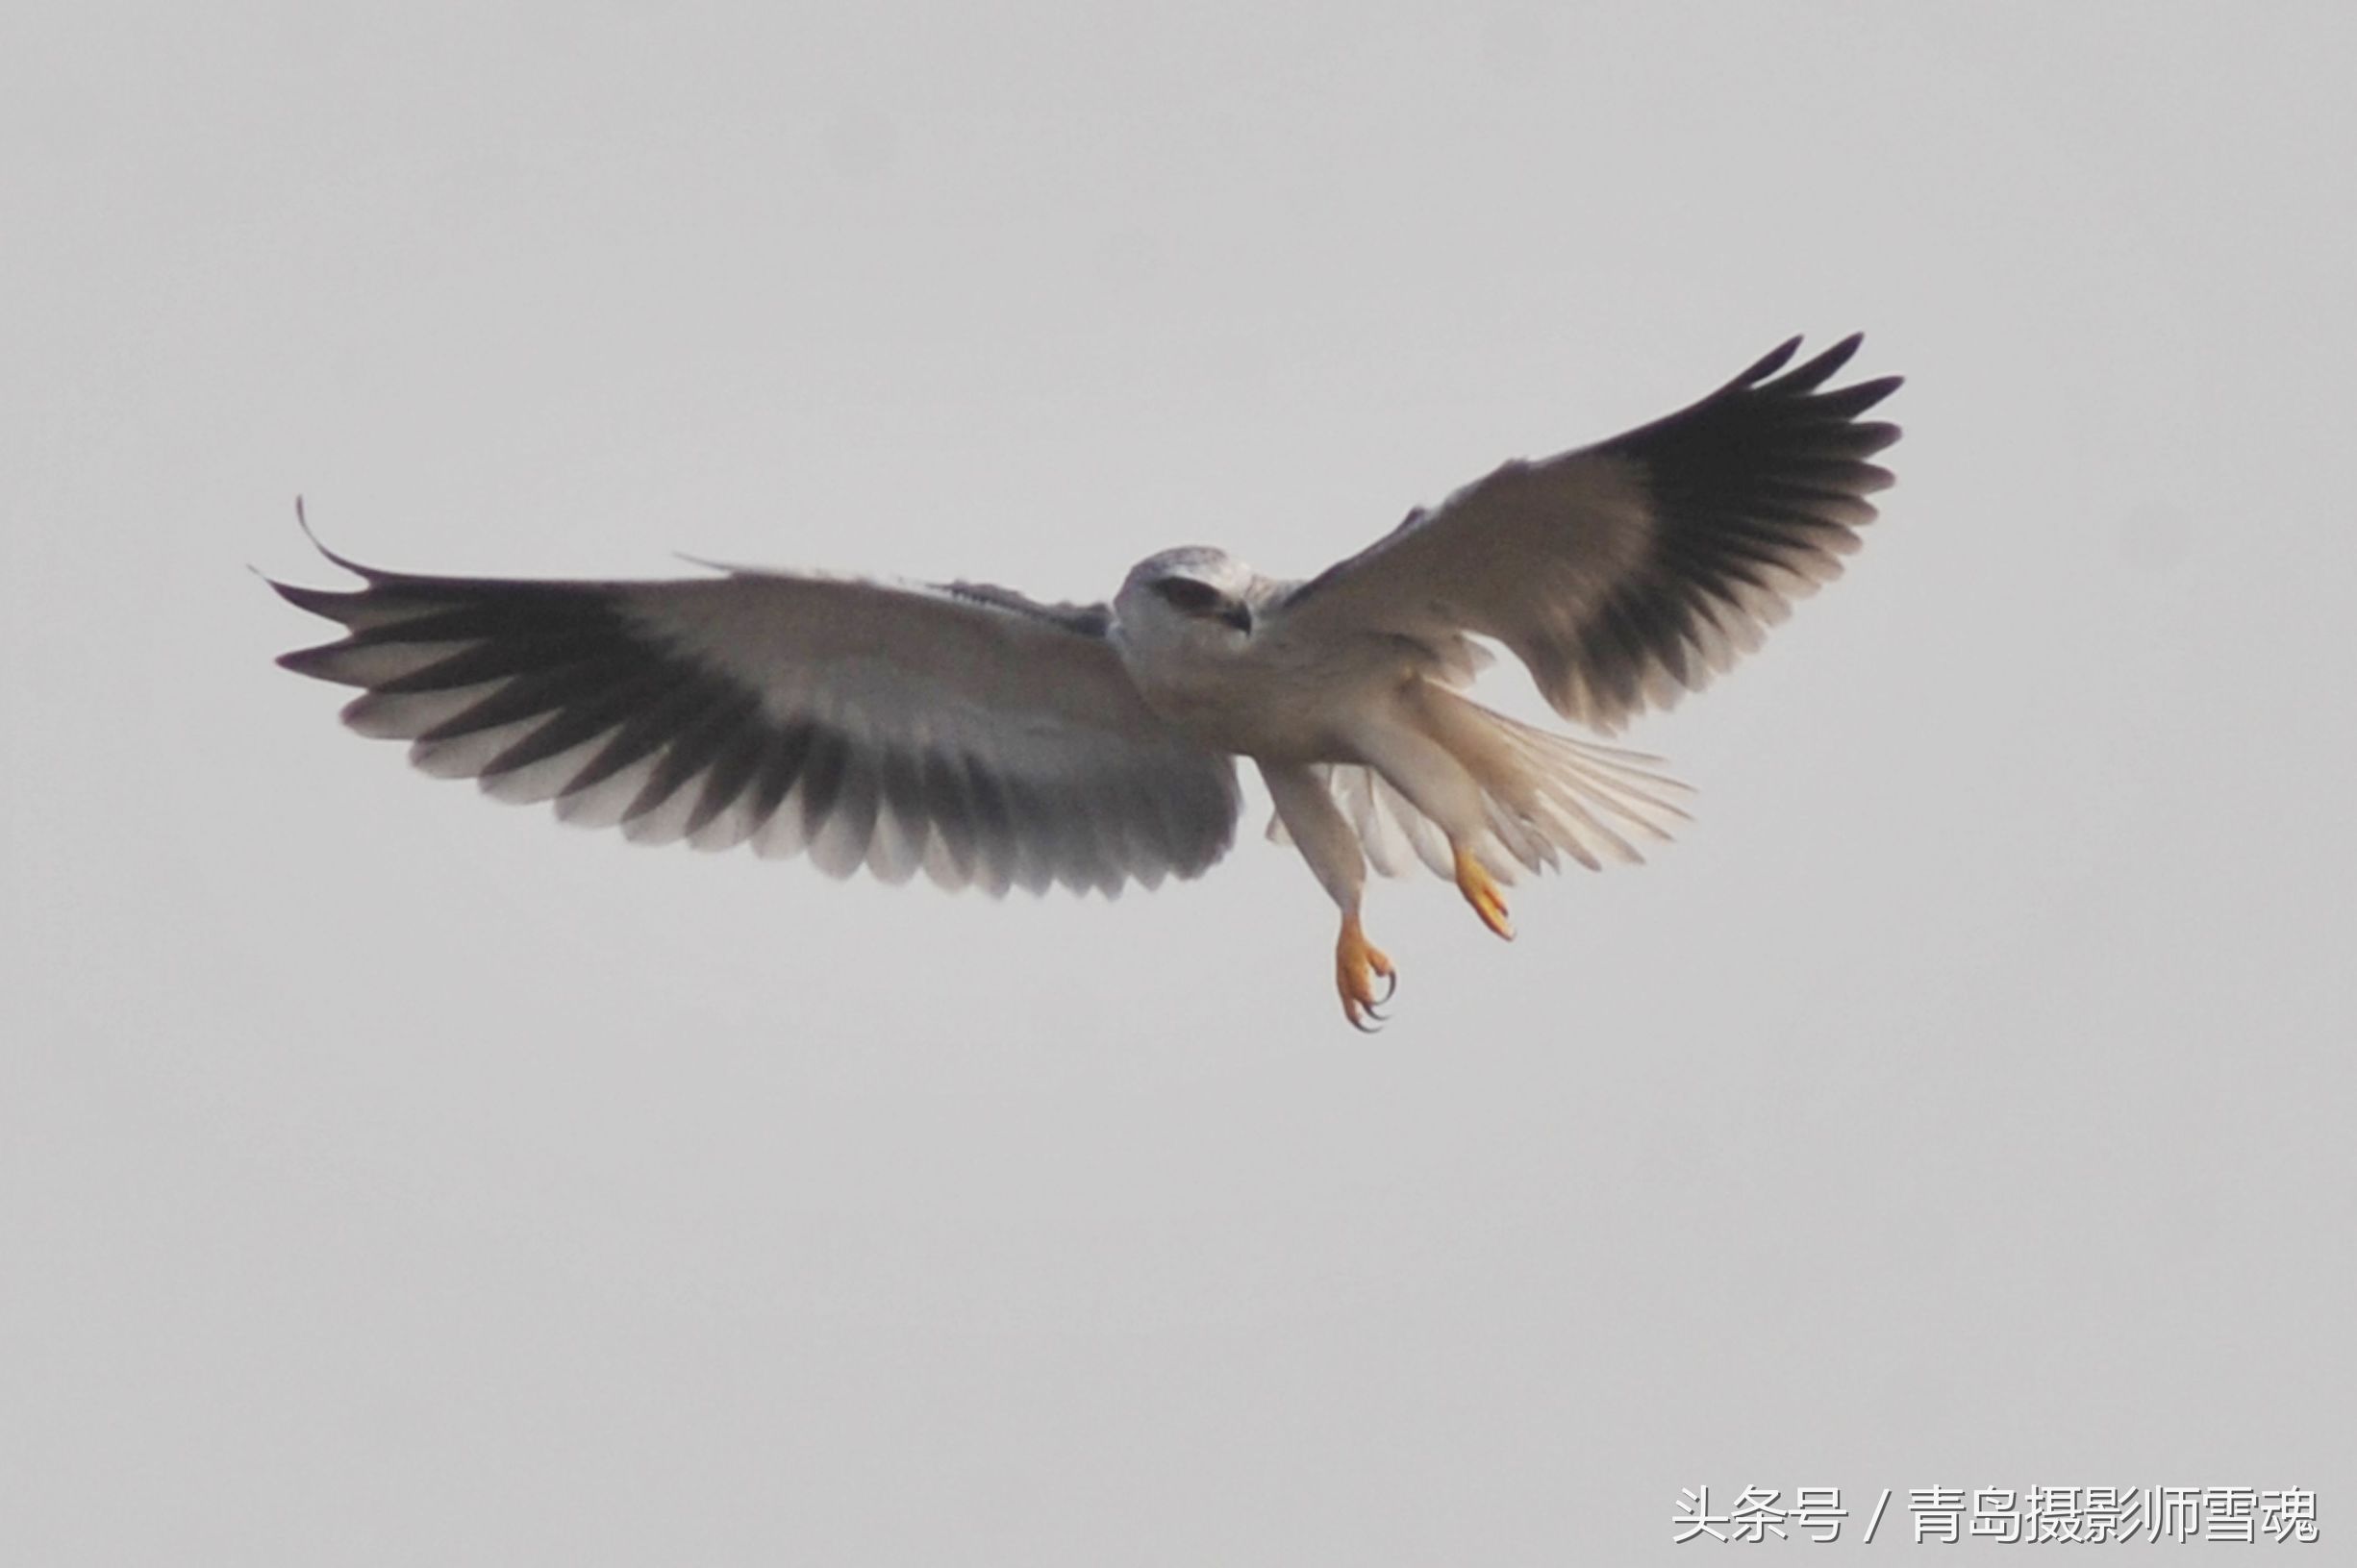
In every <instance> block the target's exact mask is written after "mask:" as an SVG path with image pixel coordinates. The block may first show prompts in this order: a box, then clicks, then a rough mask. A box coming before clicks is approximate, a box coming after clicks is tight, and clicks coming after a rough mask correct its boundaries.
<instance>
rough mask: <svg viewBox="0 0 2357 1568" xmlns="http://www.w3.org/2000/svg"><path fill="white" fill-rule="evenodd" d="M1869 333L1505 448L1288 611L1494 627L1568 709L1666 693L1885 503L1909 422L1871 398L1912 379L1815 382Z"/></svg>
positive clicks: (1836, 568)
mask: <svg viewBox="0 0 2357 1568" xmlns="http://www.w3.org/2000/svg"><path fill="white" fill-rule="evenodd" d="M1859 341H1860V339H1859V338H1858V337H1857V336H1849V337H1845V338H1843V340H1842V341H1840V342H1839V343H1836V344H1835V345H1834V346H1833V347H1831V348H1829V349H1827V350H1826V351H1825V352H1824V353H1822V354H1820V355H1818V357H1817V358H1815V359H1813V360H1810V361H1807V362H1806V363H1804V364H1801V365H1799V366H1797V367H1795V368H1793V369H1792V370H1785V369H1784V367H1785V365H1786V364H1787V363H1788V362H1789V361H1791V360H1792V358H1793V352H1794V351H1795V350H1796V349H1797V348H1798V347H1799V346H1800V339H1799V338H1797V337H1795V338H1793V340H1792V341H1790V342H1788V343H1786V344H1784V345H1783V346H1782V347H1781V348H1779V349H1777V350H1776V351H1775V352H1774V353H1773V354H1770V355H1768V357H1767V358H1766V359H1764V360H1762V361H1759V362H1758V363H1757V364H1755V365H1753V366H1752V367H1751V368H1750V369H1748V370H1746V371H1744V372H1743V374H1742V375H1740V376H1738V377H1736V378H1735V379H1734V380H1733V381H1731V382H1729V383H1728V384H1727V385H1726V386H1722V387H1720V388H1719V389H1718V391H1716V392H1714V393H1712V394H1711V395H1710V396H1709V397H1706V398H1704V399H1703V400H1702V401H1701V402H1699V403H1697V404H1695V405H1693V407H1692V408H1689V409H1685V410H1682V411H1679V412H1677V413H1673V414H1670V415H1669V416H1668V417H1667V418H1665V419H1659V420H1656V421H1655V422H1653V423H1652V424H1649V425H1646V426H1644V427H1642V429H1638V430H1633V431H1630V432H1629V433H1628V434H1626V435H1624V436H1615V437H1614V438H1613V439H1611V440H1609V441H1605V442H1602V443H1600V444H1598V445H1595V446H1591V447H1586V448H1583V449H1581V450H1579V451H1576V452H1568V453H1566V454H1564V455H1563V456H1561V457H1556V458H1548V459H1545V460H1541V461H1537V462H1524V461H1516V462H1510V463H1507V464H1506V465H1505V466H1504V467H1502V468H1500V469H1498V470H1497V471H1496V472H1494V473H1492V474H1491V475H1490V476H1489V477H1488V478H1486V479H1482V480H1479V481H1476V482H1475V483H1473V484H1471V485H1467V486H1466V487H1465V488H1464V489H1461V490H1459V491H1457V492H1456V493H1455V494H1454V495H1452V496H1450V497H1449V498H1448V499H1447V500H1445V501H1443V502H1442V503H1441V504H1440V505H1439V506H1438V507H1435V508H1433V509H1432V510H1429V511H1422V510H1419V511H1416V512H1412V513H1411V514H1410V515H1409V517H1408V520H1407V521H1406V522H1404V523H1402V524H1400V526H1399V527H1398V528H1397V529H1395V530H1394V531H1392V533H1391V534H1390V535H1387V536H1386V537H1384V538H1382V539H1379V540H1377V541H1376V542H1375V543H1374V544H1372V545H1370V546H1369V547H1368V548H1367V549H1366V550H1363V551H1361V552H1360V553H1359V554H1358V555H1355V556H1353V557H1351V558H1350V559H1349V560H1344V561H1341V562H1340V563H1338V564H1336V565H1335V566H1332V567H1330V568H1329V569H1327V570H1326V571H1325V572H1324V573H1322V574H1321V575H1319V576H1318V577H1316V578H1314V579H1312V580H1311V581H1309V582H1308V583H1305V584H1303V585H1300V586H1299V587H1297V588H1295V589H1293V590H1292V592H1291V594H1290V595H1289V596H1288V597H1287V598H1286V599H1285V600H1284V601H1283V602H1282V604H1281V606H1280V614H1281V618H1282V620H1283V622H1284V623H1285V624H1286V626H1287V628H1288V629H1289V630H1290V631H1291V632H1293V633H1295V634H1297V635H1307V636H1313V637H1317V638H1321V639H1322V638H1324V637H1329V636H1331V637H1347V636H1350V635H1368V634H1375V635H1394V636H1400V637H1406V638H1409V639H1411V640H1414V641H1417V642H1420V643H1423V644H1424V645H1425V646H1427V647H1433V648H1444V647H1447V646H1449V645H1450V644H1451V643H1452V642H1453V641H1455V640H1456V639H1458V638H1461V637H1462V635H1464V634H1466V633H1478V634H1480V635H1485V636H1491V637H1495V638H1496V639H1497V640H1498V641H1500V642H1502V643H1504V644H1505V645H1506V646H1507V647H1509V648H1511V649H1513V650H1514V652H1515V655H1516V656H1517V658H1519V659H1520V660H1522V662H1523V663H1525V664H1527V665H1528V666H1530V671H1531V674H1532V675H1533V676H1534V677H1535V678H1536V679H1537V681H1538V683H1539V687H1540V689H1541V690H1542V692H1544V693H1545V695H1546V698H1547V701H1549V702H1550V703H1552V704H1553V705H1554V706H1555V709H1556V711H1558V712H1560V713H1562V714H1563V715H1564V716H1565V717H1566V718H1570V719H1577V720H1580V721H1581V722H1583V723H1586V724H1589V725H1592V726H1593V727H1595V728H1596V729H1599V730H1604V731H1607V732H1610V731H1613V730H1616V729H1617V728H1619V726H1620V725H1621V724H1622V723H1623V722H1625V721H1626V720H1627V719H1628V718H1629V717H1631V716H1632V715H1633V714H1635V713H1637V712H1639V711H1641V710H1642V709H1644V708H1645V707H1647V706H1648V705H1652V706H1660V707H1667V706H1668V705H1670V704H1671V703H1674V702H1675V701H1676V700H1677V699H1678V697H1679V696H1680V694H1681V693H1683V692H1686V691H1694V690H1700V689H1701V688H1702V686H1703V685H1704V684H1707V683H1708V682H1709V681H1710V679H1711V677H1712V676H1714V675H1717V674H1718V673H1720V672H1721V671H1724V670H1725V669H1727V668H1728V667H1729V666H1730V665H1732V664H1733V663H1734V662H1735V660H1737V659H1738V658H1739V657H1741V656H1742V655H1743V653H1746V652H1748V651H1750V650H1751V649H1753V648H1755V647H1757V646H1758V645H1759V642H1760V638H1761V635H1762V633H1763V632H1765V631H1766V629H1767V628H1768V626H1770V625H1773V624H1774V623H1775V622H1777V621H1780V620H1782V619H1784V617H1785V616H1786V615H1787V614H1788V613H1789V612H1790V611H1791V608H1792V601H1793V600H1794V599H1797V598H1800V597H1802V596H1803V595H1805V594H1808V593H1812V592H1814V591H1816V589H1817V587H1818V585H1819V584H1821V583H1825V582H1829V581H1831V580H1832V579H1833V578H1835V577H1838V576H1839V575H1841V570H1842V563H1841V560H1840V558H1841V557H1842V556H1843V555H1846V554H1847V553H1849V552H1850V551H1852V550H1855V549H1856V548H1857V547H1858V536H1857V532H1856V531H1857V530H1858V529H1860V528H1862V527H1864V526H1865V525H1866V524H1868V522H1871V521H1872V520H1873V518H1874V514H1875V513H1874V509H1873V507H1872V506H1871V505H1869V504H1868V501H1867V499H1866V498H1867V496H1868V495H1869V494H1871V493H1873V492H1874V491H1876V490H1879V489H1882V488H1883V487H1885V486H1886V485H1889V484H1890V483H1891V474H1890V471H1889V470H1888V469H1885V468H1882V467H1879V466H1877V465H1875V464H1874V463H1871V462H1868V458H1870V457H1872V456H1873V455H1874V454H1875V453H1877V452H1879V451H1881V450H1882V449H1883V448H1884V447H1887V446H1889V445H1890V444H1891V443H1892V442H1893V441H1895V440H1897V439H1898V434H1899V433H1898V427H1897V426H1896V425H1892V424H1885V423H1881V422H1878V421H1870V420H1862V419H1860V418H1859V415H1860V414H1862V413H1864V412H1865V411H1867V410H1868V409H1871V408H1872V407H1874V405H1876V404H1877V403H1880V402H1881V401H1882V400H1883V399H1884V398H1886V397H1889V396H1890V395H1891V393H1892V392H1893V391H1894V390H1896V389H1897V387H1898V385H1899V378H1898V377H1896V376H1885V377H1882V378H1880V379H1879V380H1875V381H1867V382H1860V383H1858V384H1857V385H1855V386H1844V387H1841V388H1839V389H1837V390H1834V391H1822V390H1819V388H1821V387H1822V386H1824V384H1825V383H1826V382H1827V381H1829V380H1831V379H1832V377H1833V375H1834V373H1835V372H1836V371H1838V370H1840V369H1841V368H1842V367H1843V365H1844V364H1846V363H1848V362H1849V360H1850V357H1851V356H1852V355H1853V354H1855V353H1856V352H1857V349H1858V344H1859ZM1779 371H1783V374H1781V375H1779V374H1777V372H1779ZM1277 629H1278V628H1277V626H1276V625H1275V624H1272V625H1271V626H1270V628H1269V630H1270V632H1271V633H1272V634H1274V633H1275V632H1276V631H1277Z"/></svg>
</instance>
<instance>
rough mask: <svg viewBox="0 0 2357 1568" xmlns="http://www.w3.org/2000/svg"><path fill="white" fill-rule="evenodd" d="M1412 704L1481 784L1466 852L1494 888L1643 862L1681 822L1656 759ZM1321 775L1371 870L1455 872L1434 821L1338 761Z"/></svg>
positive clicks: (1440, 693) (1426, 701) (1437, 700)
mask: <svg viewBox="0 0 2357 1568" xmlns="http://www.w3.org/2000/svg"><path fill="white" fill-rule="evenodd" d="M1417 717H1418V719H1419V720H1420V721H1421V724H1422V728H1423V729H1424V731H1425V733H1426V734H1429V735H1430V736H1431V737H1432V738H1433V739H1434V740H1437V741H1439V742H1440V743H1441V744H1442V746H1444V747H1446V748H1447V749H1448V751H1449V753H1450V755H1452V756H1453V757H1455V758H1456V759H1457V760H1458V761H1459V762H1460V763H1462V764H1463V765H1464V766H1465V768H1466V770H1467V772H1468V773H1470V774H1472V776H1473V780H1474V782H1475V783H1476V784H1479V785H1480V786H1481V792H1482V804H1483V807H1484V809H1485V815H1486V817H1487V821H1486V824H1485V831H1484V833H1483V835H1482V838H1481V840H1480V842H1479V843H1477V844H1475V845H1473V846H1472V849H1473V852H1474V854H1475V855H1476V856H1477V857H1478V858H1479V859H1480V860H1481V862H1482V864H1483V866H1484V867H1485V868H1486V869H1487V870H1488V871H1489V872H1490V874H1491V875H1492V876H1493V877H1495V878H1496V879H1497V880H1499V881H1500V882H1506V883H1511V882H1513V881H1514V879H1515V874H1516V868H1517V866H1519V867H1522V868H1524V869H1527V870H1530V871H1540V870H1547V869H1553V868H1555V867H1556V866H1558V865H1560V864H1561V860H1562V858H1563V857H1565V856H1568V857H1569V858H1570V859H1573V860H1576V861H1578V862H1579V863H1580V864H1581V865H1584V866H1586V867H1588V868H1589V869H1590V870H1591V871H1600V870H1602V869H1603V867H1604V865H1605V863H1606V862H1607V861H1617V862H1619V863H1621V864H1624V865H1634V864H1636V863H1638V862H1639V861H1641V860H1642V859H1644V855H1643V853H1642V848H1641V846H1642V845H1644V844H1649V843H1650V844H1663V843H1667V842H1668V841H1669V834H1670V830H1671V828H1672V827H1673V826H1674V825H1675V824H1676V823H1679V822H1684V821H1686V820H1688V816H1687V813H1686V811H1685V809H1683V808H1682V807H1680V806H1679V805H1678V804H1677V802H1678V801H1679V800H1681V799H1683V798H1685V797H1687V796H1690V795H1692V794H1693V790H1691V789H1689V788H1688V787H1687V786H1686V785H1685V784H1680V783H1678V782H1677V781H1676V780H1675V779H1670V778H1667V777H1665V776H1663V775H1662V774H1659V773H1655V772H1653V771H1652V770H1651V769H1652V767H1653V766H1654V765H1657V764H1658V763H1659V762H1660V759H1659V758H1654V757H1648V756H1646V755H1644V754H1643V753H1642V752H1632V751H1623V750H1621V749H1620V748H1618V747H1617V746H1598V745H1593V744H1591V743H1589V742H1587V741H1582V740H1574V739H1572V738H1571V737H1569V736H1568V735H1559V734H1549V733H1548V732H1546V731H1544V730H1540V729H1534V728H1533V727H1532V726H1530V725H1527V724H1523V723H1521V722H1519V721H1518V720H1516V719H1510V718H1508V717H1507V716H1506V715H1505V714H1503V713H1498V712H1493V711H1492V710H1491V709H1487V708H1484V707H1482V706H1481V705H1480V704H1479V703H1476V702H1474V701H1472V700H1471V699H1470V698H1467V697H1463V696H1460V695H1458V694H1457V693H1456V692H1453V691H1449V690H1446V689H1443V688H1442V687H1439V686H1435V685H1431V684H1425V685H1423V686H1421V687H1419V688H1418V689H1417ZM1325 771H1326V779H1327V784H1328V787H1330V788H1331V789H1332V790H1333V791H1334V795H1335V799H1336V800H1337V801H1338V802H1339V803H1340V804H1341V808H1342V811H1343V813H1344V814H1345V815H1346V816H1348V817H1349V818H1350V820H1351V823H1352V824H1353V826H1355V827H1356V828H1357V829H1358V834H1359V841H1360V843H1361V844H1362V845H1364V846H1365V847H1366V850H1367V861H1368V863H1369V864H1371V865H1372V866H1373V867H1374V868H1375V869H1376V870H1377V871H1379V872H1381V873H1382V874H1383V875H1385V876H1387V877H1396V876H1399V875H1401V874H1402V873H1404V872H1405V871H1406V870H1407V869H1408V867H1409V866H1410V864H1411V863H1413V861H1414V860H1421V861H1423V863H1424V864H1425V865H1426V866H1427V867H1429V868H1430V869H1431V870H1432V872H1433V874H1434V875H1436V876H1441V877H1452V876H1454V875H1455V874H1456V868H1455V864H1454V862H1453V860H1452V859H1451V856H1450V853H1449V846H1448V839H1447V837H1446V835H1444V834H1442V832H1441V829H1440V827H1439V825H1437V824H1436V823H1434V822H1433V821H1432V819H1431V818H1429V817H1427V816H1425V815H1424V814H1423V813H1422V812H1421V811H1418V810H1417V809H1416V808H1415V807H1414V806H1412V805H1410V804H1409V803H1408V798H1407V797H1406V796H1405V795H1403V794H1401V793H1400V792H1399V791H1398V790H1397V789H1395V788H1393V787H1392V784H1391V783H1390V782H1389V781H1388V780H1386V779H1385V778H1384V777H1383V776H1382V775H1381V774H1379V773H1377V772H1375V771H1374V770H1373V769H1372V768H1368V767H1361V766H1356V765H1346V764H1337V765H1335V766H1333V767H1330V768H1328V769H1326V770H1325ZM1276 831H1277V830H1276V826H1275V824H1273V823H1272V824H1271V825H1270V832H1271V834H1272V835H1273V834H1275V833H1276Z"/></svg>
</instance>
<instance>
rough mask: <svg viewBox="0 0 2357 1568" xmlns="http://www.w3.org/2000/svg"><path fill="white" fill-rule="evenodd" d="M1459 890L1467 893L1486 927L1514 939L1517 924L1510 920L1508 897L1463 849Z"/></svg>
mask: <svg viewBox="0 0 2357 1568" xmlns="http://www.w3.org/2000/svg"><path fill="white" fill-rule="evenodd" d="M1457 891H1459V892H1460V893H1463V894H1464V895H1465V901H1466V902H1467V904H1470V905H1471V906H1473V912H1474V913H1475V914H1477V915H1479V916H1481V923H1482V924H1483V925H1485V926H1487V927H1489V928H1490V929H1491V930H1492V931H1493V932H1495V933H1497V934H1498V935H1500V936H1503V937H1504V938H1506V940H1508V941H1510V942H1511V941H1513V940H1514V922H1513V921H1511V920H1509V919H1507V918H1506V898H1505V895H1504V894H1502V893H1500V892H1499V891H1498V890H1497V884H1496V883H1495V882H1493V881H1492V880H1491V877H1490V873H1489V872H1488V871H1486V870H1484V869H1482V864H1481V862H1480V861H1479V860H1477V859H1474V858H1473V852H1472V851H1471V850H1468V849H1465V848H1463V847H1459V848H1458V849H1457Z"/></svg>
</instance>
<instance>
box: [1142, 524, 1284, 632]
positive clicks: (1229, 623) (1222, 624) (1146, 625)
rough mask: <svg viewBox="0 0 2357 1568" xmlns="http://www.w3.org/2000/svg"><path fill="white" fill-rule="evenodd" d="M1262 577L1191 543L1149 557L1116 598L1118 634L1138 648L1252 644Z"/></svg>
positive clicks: (1221, 552)
mask: <svg viewBox="0 0 2357 1568" xmlns="http://www.w3.org/2000/svg"><path fill="white" fill-rule="evenodd" d="M1262 588H1263V584H1262V579H1261V576H1260V574H1259V573H1258V572H1255V571H1254V570H1253V569H1252V568H1251V567H1249V566H1247V565H1245V564H1244V563H1243V562H1242V561H1241V560H1237V559H1236V558H1235V557H1233V556H1231V555H1229V554H1228V553H1227V552H1226V551H1224V550H1214V549H1212V548H1210V547H1209V546H1208V545H1200V544H1191V545H1186V546H1183V547H1181V548H1179V549H1176V550H1165V551H1164V552H1162V554H1160V555H1157V556H1148V557H1146V559H1145V560H1141V561H1140V562H1138V564H1137V565H1135V566H1133V567H1131V568H1130V570H1129V576H1128V577H1127V578H1126V579H1124V580H1123V582H1122V584H1121V591H1120V592H1119V593H1116V594H1115V595H1114V599H1113V620H1114V635H1115V636H1116V638H1117V639H1119V640H1121V641H1124V642H1127V643H1129V644H1130V645H1131V646H1133V647H1137V648H1141V649H1144V648H1169V649H1178V648H1186V649H1190V650H1196V651H1204V652H1209V651H1212V650H1215V649H1219V650H1233V649H1235V648H1240V647H1241V646H1242V645H1243V644H1244V643H1245V642H1247V641H1249V640H1250V639H1251V636H1252V632H1253V619H1254V615H1255V613H1256V612H1257V611H1258V610H1259V608H1260V601H1261V599H1262V597H1263V592H1262Z"/></svg>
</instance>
